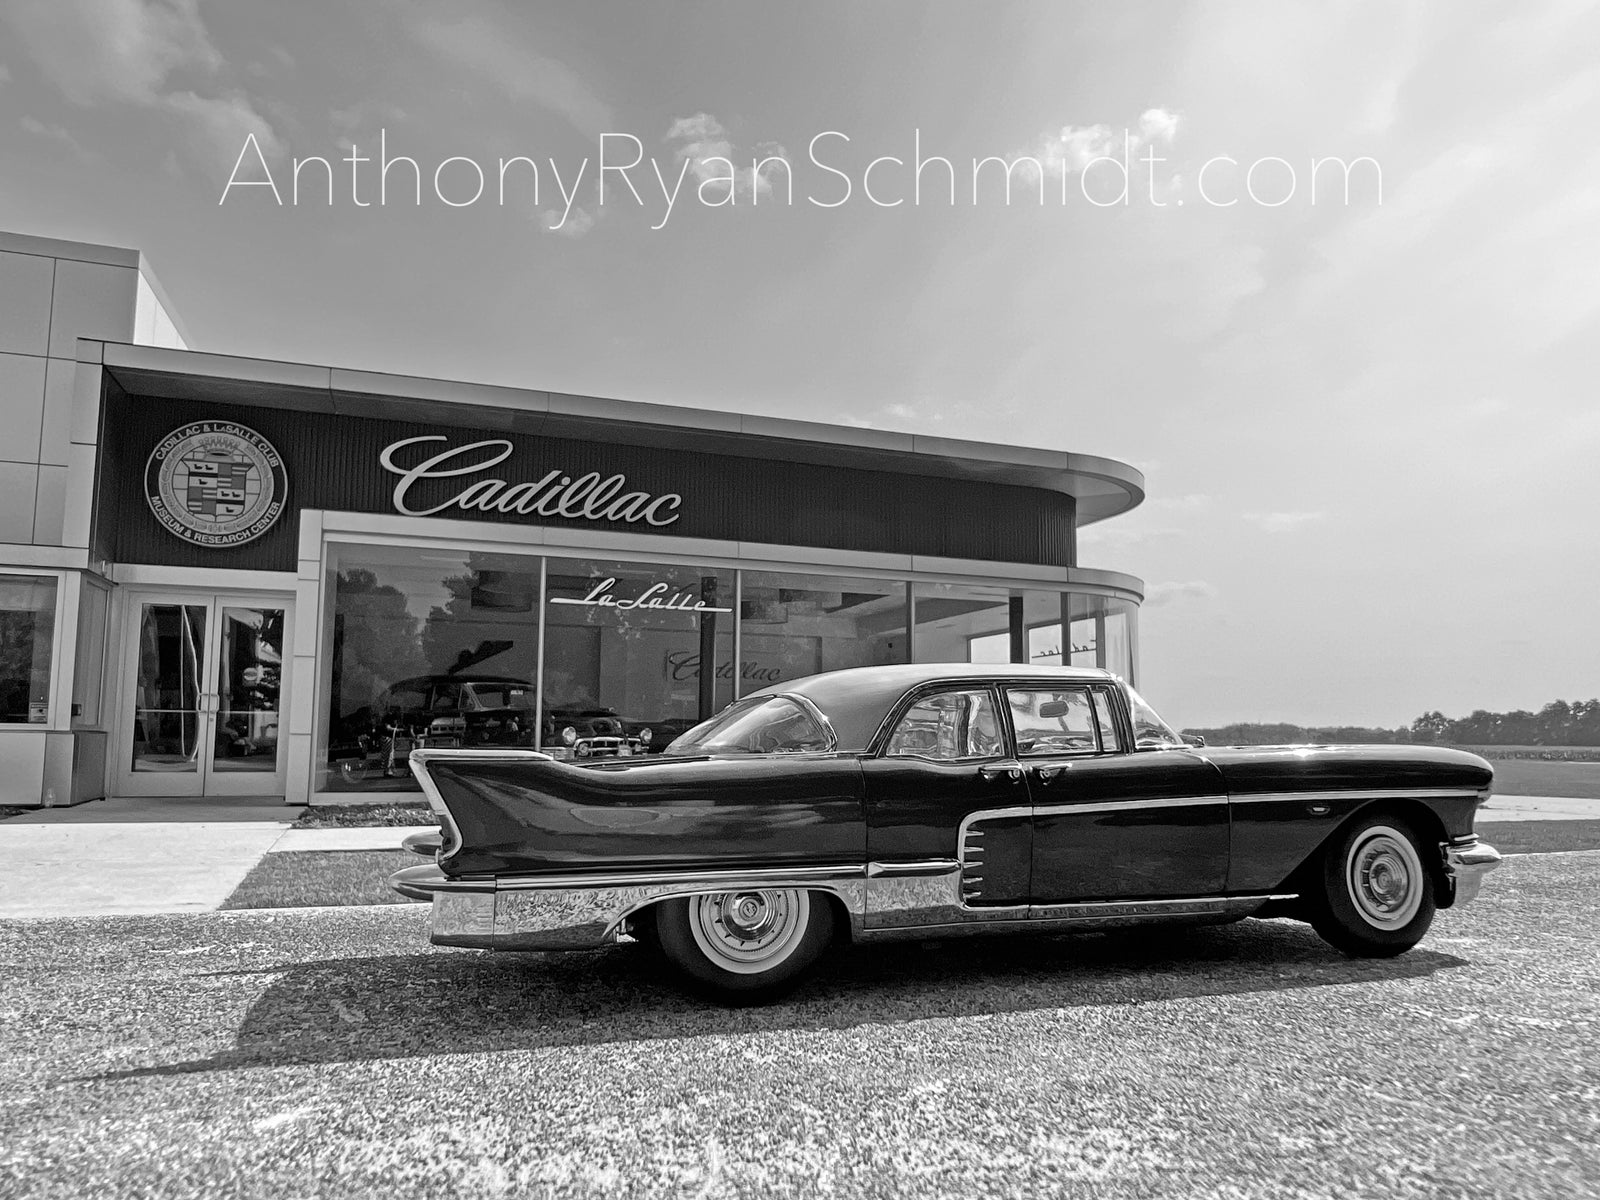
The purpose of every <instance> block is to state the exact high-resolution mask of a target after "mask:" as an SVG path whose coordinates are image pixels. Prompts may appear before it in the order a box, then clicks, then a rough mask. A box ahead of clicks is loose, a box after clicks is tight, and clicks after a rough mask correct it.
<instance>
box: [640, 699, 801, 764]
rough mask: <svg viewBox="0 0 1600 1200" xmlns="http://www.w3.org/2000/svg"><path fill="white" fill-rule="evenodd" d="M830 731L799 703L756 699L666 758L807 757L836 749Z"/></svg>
mask: <svg viewBox="0 0 1600 1200" xmlns="http://www.w3.org/2000/svg"><path fill="white" fill-rule="evenodd" d="M832 742H833V740H832V738H831V737H829V735H828V731H827V730H826V729H825V728H823V726H822V725H821V724H820V723H819V722H818V721H817V719H816V717H814V716H812V715H811V713H810V711H809V710H808V709H807V708H806V707H805V706H804V705H802V704H800V703H799V702H798V701H795V700H791V699H790V698H789V697H787V696H752V697H751V698H750V699H748V700H740V701H738V702H737V703H734V704H730V705H729V706H728V707H727V708H725V709H723V710H722V711H721V712H720V713H718V714H717V715H716V716H714V717H712V718H711V719H710V720H709V721H702V722H701V723H700V724H698V725H696V726H695V727H694V728H693V729H691V730H689V731H688V732H687V733H685V734H683V735H682V736H681V737H679V738H678V739H677V740H675V741H674V742H673V743H672V744H671V745H669V746H668V747H667V748H666V750H664V751H663V753H664V754H675V755H683V754H804V753H807V752H811V751H818V750H831V749H833V744H832Z"/></svg>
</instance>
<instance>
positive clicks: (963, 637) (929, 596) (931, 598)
mask: <svg viewBox="0 0 1600 1200" xmlns="http://www.w3.org/2000/svg"><path fill="white" fill-rule="evenodd" d="M916 594H917V610H916V611H917V635H916V653H917V661H918V662H981V663H1005V662H1010V661H1011V596H1012V593H1011V591H1010V589H1008V588H1003V587H984V586H981V585H969V584H945V583H919V584H917V585H916Z"/></svg>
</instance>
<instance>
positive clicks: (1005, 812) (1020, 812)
mask: <svg viewBox="0 0 1600 1200" xmlns="http://www.w3.org/2000/svg"><path fill="white" fill-rule="evenodd" d="M1033 812H1034V809H1033V805H1031V804H1022V805H1012V806H1011V807H1009V808H985V809H981V810H980V811H978V812H970V813H968V814H967V815H966V816H964V817H962V818H961V824H959V825H957V826H956V852H957V853H958V854H959V853H960V852H961V850H962V849H963V848H964V847H965V846H966V844H967V833H968V831H969V830H971V828H972V827H973V826H974V825H978V824H981V823H982V822H984V821H1005V820H1009V819H1011V818H1013V817H1031V816H1033Z"/></svg>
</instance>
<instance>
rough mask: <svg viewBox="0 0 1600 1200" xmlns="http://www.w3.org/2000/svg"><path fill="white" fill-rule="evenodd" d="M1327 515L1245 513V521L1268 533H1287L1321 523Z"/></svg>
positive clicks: (1311, 513)
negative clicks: (1317, 522) (1315, 522)
mask: <svg viewBox="0 0 1600 1200" xmlns="http://www.w3.org/2000/svg"><path fill="white" fill-rule="evenodd" d="M1327 515H1328V514H1327V513H1324V512H1269V513H1254V512H1251V513H1245V514H1244V519H1245V520H1246V521H1249V522H1250V523H1251V524H1252V525H1259V526H1260V527H1261V528H1262V529H1264V530H1266V531H1267V532H1268V533H1287V532H1288V531H1290V530H1291V529H1299V528H1300V526H1302V525H1309V524H1310V523H1311V522H1313V521H1320V520H1322V519H1323V518H1324V517H1326V516H1327Z"/></svg>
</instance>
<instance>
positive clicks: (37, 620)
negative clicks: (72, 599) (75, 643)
mask: <svg viewBox="0 0 1600 1200" xmlns="http://www.w3.org/2000/svg"><path fill="white" fill-rule="evenodd" d="M55 629H56V581H55V578H54V577H53V576H48V575H0V723H4V724H7V725H13V724H31V725H42V724H44V723H45V722H46V721H47V720H49V717H50V657H51V652H52V648H53V645H54V641H55Z"/></svg>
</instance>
